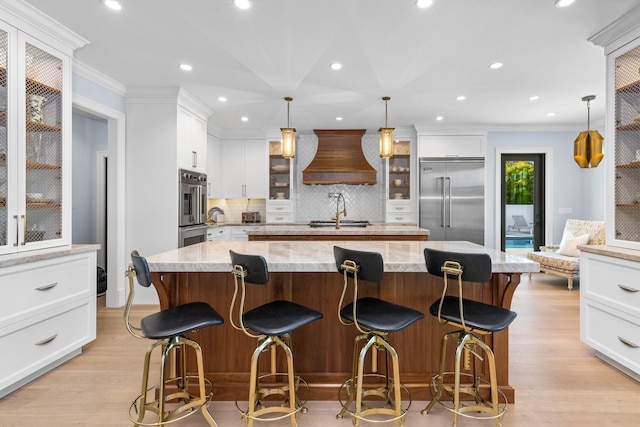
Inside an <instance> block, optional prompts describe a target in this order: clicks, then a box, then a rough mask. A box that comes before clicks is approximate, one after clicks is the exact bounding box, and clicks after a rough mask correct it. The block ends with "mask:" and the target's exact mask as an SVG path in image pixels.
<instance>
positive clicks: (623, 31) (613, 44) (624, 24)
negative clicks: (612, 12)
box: [587, 7, 640, 54]
mask: <svg viewBox="0 0 640 427" xmlns="http://www.w3.org/2000/svg"><path fill="white" fill-rule="evenodd" d="M639 22H640V7H636V8H635V9H632V10H630V11H629V12H627V13H625V14H624V15H622V16H621V17H620V18H618V19H616V20H615V21H613V22H612V23H611V24H609V25H607V26H606V27H604V28H603V29H601V30H600V31H598V32H597V33H595V34H594V35H592V36H591V37H589V38H588V39H587V40H588V41H590V42H591V43H593V44H595V45H597V46H603V47H604V48H605V54H609V53H611V52H613V51H614V50H616V49H618V48H620V47H622V46H624V45H625V44H627V43H629V42H630V41H631V40H633V39H635V38H637V37H639V36H640V25H638V23H639Z"/></svg>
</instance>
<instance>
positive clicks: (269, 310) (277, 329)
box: [242, 300, 322, 336]
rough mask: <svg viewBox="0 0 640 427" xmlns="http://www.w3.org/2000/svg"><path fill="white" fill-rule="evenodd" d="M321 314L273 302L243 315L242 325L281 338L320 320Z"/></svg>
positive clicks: (290, 304) (304, 308)
mask: <svg viewBox="0 0 640 427" xmlns="http://www.w3.org/2000/svg"><path fill="white" fill-rule="evenodd" d="M321 318H322V313H320V312H318V311H315V310H312V309H310V308H307V307H304V306H302V305H300V304H296V303H294V302H291V301H283V300H280V301H273V302H270V303H267V304H264V305H261V306H260V307H257V308H254V309H253V310H251V311H249V312H247V313H245V314H244V315H243V316H242V321H243V322H244V325H245V326H246V327H247V328H249V329H252V330H253V331H255V332H258V333H260V334H264V335H272V336H282V335H284V334H288V333H289V332H291V331H293V330H295V329H298V328H299V327H301V326H304V325H306V324H308V323H311V322H313V321H315V320H318V319H321Z"/></svg>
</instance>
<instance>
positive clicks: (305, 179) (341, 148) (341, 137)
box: [302, 129, 376, 184]
mask: <svg viewBox="0 0 640 427" xmlns="http://www.w3.org/2000/svg"><path fill="white" fill-rule="evenodd" d="M313 132H314V133H315V134H316V135H318V151H316V155H315V157H314V158H313V160H312V161H311V163H309V166H307V167H306V168H305V169H304V170H303V171H302V183H303V184H375V183H376V170H375V169H374V168H373V167H372V166H371V165H370V164H369V162H368V161H367V159H366V158H365V157H364V153H363V152H362V135H364V133H365V132H366V129H348V130H318V129H315V130H314V131H313Z"/></svg>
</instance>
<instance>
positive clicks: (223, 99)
mask: <svg viewBox="0 0 640 427" xmlns="http://www.w3.org/2000/svg"><path fill="white" fill-rule="evenodd" d="M218 101H220V102H227V97H226V96H219V97H218Z"/></svg>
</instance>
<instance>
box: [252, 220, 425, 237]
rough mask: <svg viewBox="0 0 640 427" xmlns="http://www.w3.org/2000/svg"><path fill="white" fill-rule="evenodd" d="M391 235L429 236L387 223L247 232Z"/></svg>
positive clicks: (280, 226)
mask: <svg viewBox="0 0 640 427" xmlns="http://www.w3.org/2000/svg"><path fill="white" fill-rule="evenodd" d="M368 234H372V235H379V236H384V235H392V236H402V235H411V236H429V230H427V229H424V228H420V227H418V226H416V225H411V224H388V223H371V224H370V225H368V226H366V227H354V226H352V225H348V223H346V224H343V225H341V226H340V229H336V228H335V226H333V225H331V224H329V225H326V226H321V227H311V226H309V224H308V223H306V222H305V223H295V224H278V225H274V224H265V225H262V226H259V227H255V228H253V229H250V230H247V235H248V236H269V235H288V236H309V235H314V236H321V235H345V236H349V235H368Z"/></svg>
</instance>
